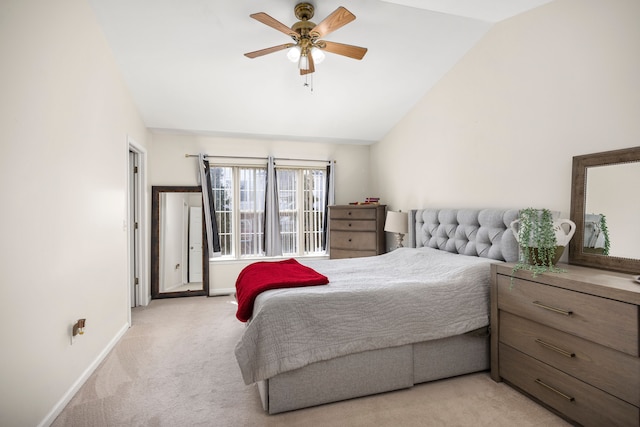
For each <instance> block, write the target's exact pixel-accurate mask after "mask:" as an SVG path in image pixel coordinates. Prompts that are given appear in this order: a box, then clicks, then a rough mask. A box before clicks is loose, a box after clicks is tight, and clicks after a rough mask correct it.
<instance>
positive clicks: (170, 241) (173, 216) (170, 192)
mask: <svg viewBox="0 0 640 427" xmlns="http://www.w3.org/2000/svg"><path fill="white" fill-rule="evenodd" d="M203 231H204V227H203V217H202V193H201V191H200V187H166V186H165V187H158V186H154V187H153V194H152V233H151V237H152V238H151V240H152V241H151V250H152V253H151V296H152V298H168V297H181V296H196V295H207V294H208V293H209V280H208V279H209V269H208V265H209V263H208V254H207V253H206V252H207V250H206V240H205V235H204V232H203Z"/></svg>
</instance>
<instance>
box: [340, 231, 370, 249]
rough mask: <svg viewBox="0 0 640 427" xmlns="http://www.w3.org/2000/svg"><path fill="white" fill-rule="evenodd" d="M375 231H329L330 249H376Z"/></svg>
mask: <svg viewBox="0 0 640 427" xmlns="http://www.w3.org/2000/svg"><path fill="white" fill-rule="evenodd" d="M376 239H377V235H376V233H375V232H373V231H372V232H367V231H356V232H351V231H340V230H336V231H332V232H331V249H333V248H338V249H358V250H372V251H374V252H375V251H376Z"/></svg>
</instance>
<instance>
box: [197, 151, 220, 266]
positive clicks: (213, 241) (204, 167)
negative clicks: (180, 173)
mask: <svg viewBox="0 0 640 427" xmlns="http://www.w3.org/2000/svg"><path fill="white" fill-rule="evenodd" d="M198 170H199V172H200V173H199V177H200V187H201V188H202V206H203V208H204V223H205V228H206V239H207V248H208V249H209V258H213V257H216V256H220V236H219V235H218V223H217V221H216V209H215V206H214V199H213V189H212V188H211V169H210V168H209V161H207V160H206V159H205V155H204V154H202V153H200V154H198Z"/></svg>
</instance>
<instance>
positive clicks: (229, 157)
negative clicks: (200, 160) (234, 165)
mask: <svg viewBox="0 0 640 427" xmlns="http://www.w3.org/2000/svg"><path fill="white" fill-rule="evenodd" d="M184 156H185V157H198V155H197V154H185V155H184ZM204 156H205V157H207V158H209V157H210V158H212V159H250V160H267V158H266V157H247V156H211V155H209V154H205V155H204ZM275 160H286V161H296V162H324V163H331V160H314V159H288V158H284V157H276V158H275Z"/></svg>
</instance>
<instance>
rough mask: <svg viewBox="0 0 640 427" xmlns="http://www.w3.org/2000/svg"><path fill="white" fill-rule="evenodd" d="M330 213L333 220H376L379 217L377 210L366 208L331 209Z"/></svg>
mask: <svg viewBox="0 0 640 427" xmlns="http://www.w3.org/2000/svg"><path fill="white" fill-rule="evenodd" d="M329 212H330V215H331V219H376V215H377V212H376V210H375V209H366V208H352V209H345V208H341V209H336V208H330V211H329Z"/></svg>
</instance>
